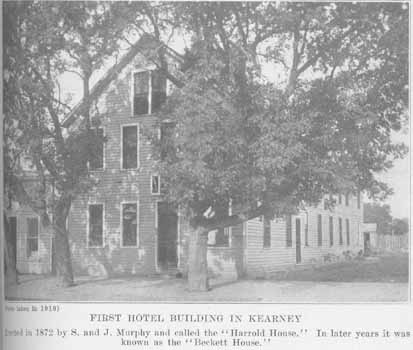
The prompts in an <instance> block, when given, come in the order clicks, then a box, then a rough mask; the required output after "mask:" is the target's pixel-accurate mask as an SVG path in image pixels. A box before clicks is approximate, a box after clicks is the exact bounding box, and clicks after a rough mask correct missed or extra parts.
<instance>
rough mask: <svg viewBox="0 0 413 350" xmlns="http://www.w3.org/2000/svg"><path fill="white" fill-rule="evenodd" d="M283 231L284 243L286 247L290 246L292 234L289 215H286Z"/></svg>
mask: <svg viewBox="0 0 413 350" xmlns="http://www.w3.org/2000/svg"><path fill="white" fill-rule="evenodd" d="M285 231H286V245H287V247H292V246H293V234H292V216H291V215H287V216H286V225H285Z"/></svg>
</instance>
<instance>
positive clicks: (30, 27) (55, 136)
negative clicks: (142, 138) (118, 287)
mask: <svg viewBox="0 0 413 350" xmlns="http://www.w3.org/2000/svg"><path fill="white" fill-rule="evenodd" d="M118 8H121V7H120V6H118V5H117V4H116V3H105V2H73V3H70V2H62V3H60V2H6V3H5V5H4V11H3V14H4V22H3V23H4V27H3V28H4V31H3V32H4V56H3V57H4V102H5V103H4V106H5V107H4V112H5V113H4V114H5V138H4V140H5V143H4V148H5V152H4V164H5V185H6V191H7V193H8V196H10V198H11V199H13V200H17V201H19V202H20V203H22V204H24V205H28V206H30V207H31V208H32V209H33V210H34V211H35V212H37V213H38V214H39V215H40V216H41V219H42V223H43V225H44V226H52V230H53V232H54V242H55V244H54V247H55V261H54V263H55V264H56V271H57V274H58V277H59V278H58V281H59V284H61V285H63V286H70V285H72V284H73V272H72V265H71V256H70V246H69V232H68V231H67V227H66V219H67V216H68V214H69V211H70V207H71V203H72V202H73V200H74V199H75V198H76V196H78V195H79V194H83V193H85V192H86V191H87V190H88V189H90V188H91V187H92V186H93V185H94V180H93V178H92V177H91V176H90V175H89V171H88V169H89V167H88V163H89V162H90V161H91V160H92V159H94V158H95V156H97V154H98V152H99V149H100V148H101V145H102V143H103V142H104V139H103V137H101V136H99V135H98V134H97V133H95V132H94V131H93V129H92V128H91V127H92V125H91V121H90V118H89V110H90V101H89V98H88V97H89V93H90V91H89V83H90V79H91V77H92V76H93V74H94V73H95V72H97V71H99V69H101V68H102V66H103V64H104V63H105V60H106V59H108V58H109V57H111V56H112V55H113V54H114V53H116V52H117V51H118V49H119V40H120V39H121V37H122V33H123V32H124V30H125V29H126V27H127V23H126V22H125V21H123V19H122V17H121V16H119V14H118V13H117V11H118ZM67 72H73V73H75V74H77V75H79V76H80V77H81V79H82V82H83V100H84V108H83V109H82V110H81V111H80V114H81V116H82V117H83V120H84V122H83V123H82V125H81V126H80V127H79V128H77V129H76V130H73V131H72V132H70V133H67V132H66V130H64V128H63V127H62V120H63V119H64V118H65V117H66V114H67V113H68V111H69V110H70V109H69V108H68V106H67V105H66V104H65V102H66V101H65V100H64V98H63V96H62V94H61V89H60V85H59V77H60V76H61V75H62V74H63V73H67ZM22 157H25V158H26V159H28V161H29V162H30V163H31V165H32V170H33V172H34V173H35V178H34V179H32V181H28V178H27V172H26V171H24V170H23V169H22V167H21V165H22V163H21V159H22Z"/></svg>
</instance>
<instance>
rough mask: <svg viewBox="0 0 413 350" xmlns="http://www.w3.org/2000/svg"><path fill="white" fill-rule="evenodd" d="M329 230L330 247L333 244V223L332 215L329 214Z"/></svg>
mask: <svg viewBox="0 0 413 350" xmlns="http://www.w3.org/2000/svg"><path fill="white" fill-rule="evenodd" d="M329 231H330V247H332V246H333V245H334V223H333V217H332V216H330V218H329Z"/></svg>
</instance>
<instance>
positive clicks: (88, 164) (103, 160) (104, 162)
mask: <svg viewBox="0 0 413 350" xmlns="http://www.w3.org/2000/svg"><path fill="white" fill-rule="evenodd" d="M91 129H103V137H105V136H106V128H105V127H104V126H98V127H92V128H91ZM102 146H103V150H102V167H101V168H96V169H92V168H91V167H90V161H88V162H87V167H88V169H89V171H90V172H95V171H96V172H99V171H104V170H105V169H106V161H105V159H106V142H103V145H102Z"/></svg>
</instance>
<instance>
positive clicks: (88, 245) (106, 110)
mask: <svg viewBox="0 0 413 350" xmlns="http://www.w3.org/2000/svg"><path fill="white" fill-rule="evenodd" d="M111 74H113V72H112V73H111ZM104 79H105V77H103V78H102V80H100V81H99V82H98V84H97V85H98V86H99V89H101V90H102V91H103V94H101V96H100V97H99V98H98V99H97V100H96V101H94V103H93V107H92V110H91V115H92V116H93V115H95V114H96V113H97V111H98V112H99V116H100V117H99V118H100V124H99V126H98V127H97V132H99V133H103V134H104V135H105V136H106V137H107V142H106V143H105V144H104V146H103V149H102V152H101V156H100V157H97V158H96V159H95V160H94V161H93V162H91V164H90V169H91V175H92V176H94V177H95V178H97V179H98V180H99V184H98V185H97V186H96V188H95V189H94V190H93V191H91V192H90V193H88V194H85V195H84V196H83V197H80V198H78V199H76V200H75V201H74V203H73V205H72V209H71V212H70V215H69V219H68V222H67V225H68V230H69V231H70V244H71V251H72V260H73V267H74V271H75V274H90V275H115V274H142V275H146V274H148V275H150V274H156V273H159V272H162V271H165V270H168V269H169V270H172V271H177V270H179V271H182V272H185V270H186V268H187V267H186V262H187V253H188V252H187V246H188V244H187V243H188V225H186V224H185V222H184V220H182V218H181V217H180V216H179V213H175V212H174V211H172V210H171V209H170V208H169V207H168V205H167V204H166V203H164V202H162V198H161V195H160V182H161V181H162V179H160V178H159V176H158V175H157V174H156V172H154V170H153V169H154V167H153V164H154V161H153V159H152V157H151V144H150V140H149V138H148V136H147V133H146V132H144V131H145V130H147V129H148V128H151V127H153V125H154V124H155V122H156V120H155V117H154V116H153V115H152V114H153V112H155V111H156V110H157V109H158V108H159V107H160V105H161V103H162V102H163V101H164V100H165V98H166V95H167V91H168V87H167V82H166V79H165V78H164V77H163V75H161V74H159V72H158V71H157V70H156V69H155V66H151V65H150V64H148V62H145V60H144V59H143V57H140V56H139V54H137V55H135V56H134V57H130V58H129V61H128V62H124V67H123V69H121V71H120V72H119V73H118V74H116V76H115V79H112V80H111V82H110V83H107V84H106V85H105V84H104V82H105V80H104ZM99 84H100V85H99ZM92 94H93V89H92ZM92 118H93V117H92ZM81 122H82V120H81V118H80V117H77V116H76V114H75V113H72V114H71V115H70V116H69V117H68V118H67V119H66V120H65V122H64V125H65V127H67V128H69V129H70V128H76V127H78V126H79V124H80V123H81ZM161 129H162V128H161ZM165 132H168V130H167V129H165V130H160V136H161V137H162V133H165ZM360 201H361V199H360V195H358V196H357V195H352V194H347V195H340V196H336V202H337V205H336V206H335V208H334V209H332V210H329V209H328V208H327V207H324V202H322V203H321V204H320V205H319V206H318V207H308V208H306V209H305V210H302V211H300V212H299V214H297V215H293V216H290V217H287V218H276V219H273V220H270V219H268V218H266V217H261V218H256V219H253V220H250V221H248V222H245V223H244V224H242V225H239V226H237V227H232V228H229V229H224V230H219V231H216V232H210V234H209V237H208V243H209V249H208V262H209V268H210V270H211V275H215V276H226V277H234V278H237V277H239V276H241V275H248V276H265V275H267V274H271V273H273V272H275V271H277V270H279V269H283V268H285V267H286V266H294V265H296V264H307V263H311V262H314V261H323V260H327V259H329V257H330V256H333V255H334V256H344V255H345V254H347V252H349V251H352V252H354V253H357V252H358V251H360V250H361V249H363V241H362V233H361V232H360V230H361V224H362V218H363V206H362V204H361V203H360ZM8 214H9V218H10V220H11V226H12V230H13V231H14V233H15V237H16V241H15V246H16V255H17V269H18V271H19V272H21V273H47V272H50V271H51V264H52V254H51V242H52V235H51V232H49V231H48V230H47V229H45V228H44V227H42V225H41V223H40V220H39V218H38V217H37V216H36V215H35V214H33V212H32V211H30V210H29V209H28V208H25V207H21V206H18V205H17V204H14V205H13V207H12V209H11V210H10V211H9V213H8Z"/></svg>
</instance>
